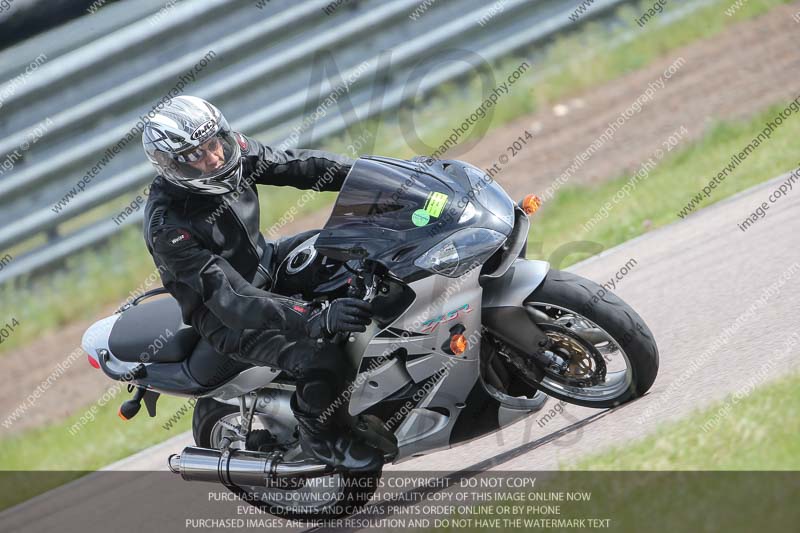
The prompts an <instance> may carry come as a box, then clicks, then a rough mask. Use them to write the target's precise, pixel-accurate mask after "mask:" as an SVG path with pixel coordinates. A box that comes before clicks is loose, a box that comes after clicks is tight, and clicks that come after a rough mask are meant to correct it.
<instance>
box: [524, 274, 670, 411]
mask: <svg viewBox="0 0 800 533" xmlns="http://www.w3.org/2000/svg"><path fill="white" fill-rule="evenodd" d="M526 303H541V304H551V305H553V306H557V307H560V308H563V309H568V310H570V311H572V312H574V313H577V314H579V315H581V316H583V317H585V318H587V319H589V320H590V321H592V322H594V323H595V324H596V325H597V326H599V327H600V328H602V329H603V330H605V332H606V333H608V334H609V335H610V336H611V337H613V338H614V340H615V341H616V342H617V343H618V344H619V346H620V347H621V348H622V349H623V350H624V353H625V355H626V357H627V360H628V363H629V364H630V371H631V374H632V376H631V377H630V384H629V386H628V387H627V389H626V390H624V391H623V392H622V393H621V394H619V395H618V396H616V397H614V398H610V399H602V400H591V401H589V400H580V399H577V398H574V397H572V396H569V395H566V394H563V393H561V392H558V391H556V390H552V389H550V388H548V387H546V386H545V384H543V383H540V384H539V385H540V388H541V389H542V390H543V391H544V392H546V393H547V394H549V395H551V396H554V397H556V398H559V399H561V400H564V401H567V402H569V403H574V404H576V405H582V406H585V407H595V408H605V407H614V406H617V405H620V404H622V403H625V402H628V401H631V400H633V399H635V398H638V397H640V396H642V395H643V394H644V393H646V392H647V391H648V390H650V387H652V385H653V382H654V381H655V379H656V375H657V374H658V347H657V346H656V341H655V338H654V337H653V333H652V332H651V331H650V328H648V327H647V324H645V322H644V320H642V317H640V316H639V315H638V314H637V313H636V311H634V310H633V309H632V308H631V307H630V306H629V305H628V304H626V303H625V302H624V301H622V299H620V298H619V297H618V296H616V295H615V294H613V293H611V292H609V291H607V290H605V289H604V288H603V287H601V286H600V285H598V284H597V283H595V282H593V281H590V280H588V279H585V278H582V277H580V276H577V275H575V274H571V273H569V272H563V271H560V270H551V271H550V272H549V273H548V274H547V277H546V278H545V280H544V281H543V282H542V284H541V285H539V287H537V288H536V290H535V291H533V293H532V294H531V295H530V297H529V298H527V300H526Z"/></svg>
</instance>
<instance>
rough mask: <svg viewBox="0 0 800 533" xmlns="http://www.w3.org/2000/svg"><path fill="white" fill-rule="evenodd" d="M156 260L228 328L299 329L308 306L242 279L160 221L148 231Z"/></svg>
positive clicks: (180, 231)
mask: <svg viewBox="0 0 800 533" xmlns="http://www.w3.org/2000/svg"><path fill="white" fill-rule="evenodd" d="M150 244H151V246H152V250H153V255H154V258H155V259H156V262H157V263H159V264H160V265H162V266H163V267H164V268H166V269H167V270H168V271H169V272H170V273H171V274H172V277H173V278H174V279H175V283H179V284H183V285H185V286H188V287H189V288H190V289H191V290H192V291H194V292H195V293H196V294H197V295H199V297H200V299H201V300H202V302H203V303H204V304H205V305H206V307H208V309H209V310H210V311H211V312H212V313H213V314H214V315H216V316H217V318H219V320H220V321H221V322H222V323H223V324H225V325H226V326H227V327H229V328H231V329H236V330H242V329H291V328H297V331H298V332H301V331H304V329H305V324H306V321H307V319H308V314H309V308H308V306H307V304H306V303H305V302H303V301H300V300H294V299H291V298H286V297H284V296H279V295H277V294H274V293H270V292H267V291H263V290H261V289H258V288H256V287H254V286H253V285H252V284H251V283H249V282H248V281H247V280H246V279H244V278H243V277H242V276H241V275H240V274H239V273H238V272H237V271H236V269H234V268H233V266H231V264H230V263H228V261H227V260H225V259H224V258H222V257H220V256H219V255H216V254H214V253H212V252H211V251H210V250H208V249H206V248H205V247H203V246H202V244H201V243H199V242H198V241H197V239H196V238H195V237H194V236H192V235H191V234H190V233H189V232H188V231H187V230H186V229H184V228H181V227H178V226H175V225H169V224H164V225H161V226H158V227H157V228H155V229H154V230H153V231H151V234H150Z"/></svg>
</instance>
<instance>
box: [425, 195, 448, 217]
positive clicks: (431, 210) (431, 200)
mask: <svg viewBox="0 0 800 533" xmlns="http://www.w3.org/2000/svg"><path fill="white" fill-rule="evenodd" d="M448 198H449V197H448V196H447V195H446V194H444V193H441V192H432V193H430V194H429V195H428V200H427V201H426V202H425V211H427V213H428V214H429V215H430V216H432V217H438V216H439V215H441V214H442V211H444V206H445V205H446V204H447V199H448Z"/></svg>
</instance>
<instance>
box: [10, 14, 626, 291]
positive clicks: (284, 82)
mask: <svg viewBox="0 0 800 533" xmlns="http://www.w3.org/2000/svg"><path fill="white" fill-rule="evenodd" d="M625 1H628V0H596V2H594V4H593V5H592V6H591V8H590V9H589V10H588V11H587V12H586V14H584V15H583V16H581V17H580V19H579V20H578V22H577V23H578V24H579V23H582V22H583V21H585V20H587V19H589V18H590V17H593V16H596V15H599V14H602V13H605V12H607V11H608V10H609V9H610V8H613V7H615V6H617V5H618V4H621V3H623V2H625ZM126 3H127V2H125V1H123V2H119V3H118V4H113V5H111V6H109V7H108V9H109V10H111V8H112V7H114V8H115V9H118V8H120V7H121V6H123V5H125V4H126ZM263 4H264V7H263V9H259V8H257V7H256V2H254V1H253V0H247V1H245V0H203V1H200V0H183V1H182V2H167V4H161V5H160V6H159V5H157V4H153V3H150V2H148V3H147V5H148V6H149V9H143V8H142V7H139V9H140V10H143V11H140V13H141V16H142V17H143V18H140V19H137V20H136V21H135V22H132V23H130V24H127V25H124V26H118V25H113V24H111V22H112V20H113V19H111V18H108V19H107V21H108V23H109V27H110V28H113V31H109V32H108V33H107V34H105V35H102V36H99V35H98V36H97V37H96V38H95V39H94V40H92V41H91V42H85V41H83V40H81V39H80V38H78V37H73V43H74V46H75V48H74V49H72V50H69V51H66V50H65V49H64V48H63V45H62V48H57V47H56V48H54V46H55V45H54V44H53V41H52V37H50V36H49V35H48V34H49V33H52V32H48V33H46V34H43V35H42V36H39V37H37V38H34V39H31V40H30V41H29V42H26V43H22V44H21V45H19V46H18V47H16V49H17V50H25V51H27V52H28V53H29V54H34V53H35V52H36V50H37V49H45V48H47V47H49V49H57V50H58V52H57V53H58V54H59V55H57V56H56V57H54V58H48V61H47V62H46V63H45V64H44V65H42V66H41V67H40V68H39V69H38V70H36V71H35V72H33V74H31V75H30V77H29V78H28V79H25V80H24V81H23V82H22V83H20V84H18V87H17V89H16V90H15V91H14V92H13V94H10V95H8V96H7V97H5V98H4V97H3V94H4V92H3V89H2V87H3V86H0V103H2V108H0V119H2V121H1V122H0V139H1V140H0V169H3V168H4V167H3V161H8V160H9V158H13V159H14V161H13V165H12V166H13V169H11V170H10V171H8V172H4V173H3V174H0V250H3V249H7V248H9V247H11V246H15V245H17V244H19V243H20V242H23V241H25V240H26V239H28V238H30V237H33V236H36V235H38V234H41V233H45V234H47V235H48V237H49V238H48V242H47V243H46V244H44V245H42V246H41V247H39V248H36V249H33V250H32V251H30V252H27V253H25V254H24V255H21V256H19V257H17V258H15V259H14V261H13V262H11V263H10V264H7V265H5V267H4V268H3V269H2V270H0V283H2V282H5V281H8V280H10V279H13V278H15V277H18V276H20V275H22V274H25V273H28V272H31V271H34V270H36V269H39V268H41V267H44V266H47V265H49V264H51V263H54V262H56V261H60V260H62V259H63V258H64V257H66V256H68V255H70V254H72V253H75V252H76V251H79V250H81V249H83V248H85V247H87V246H90V245H93V244H96V243H99V242H102V241H103V240H105V239H108V238H109V237H110V236H112V235H114V234H115V233H116V232H118V231H120V230H121V229H122V228H124V227H126V226H128V225H131V224H140V223H141V218H142V212H141V210H139V211H138V212H137V213H135V214H134V215H133V216H131V217H129V218H127V219H126V220H125V222H124V223H122V224H120V225H117V224H115V223H114V222H113V221H112V220H110V219H101V220H93V221H90V222H87V223H85V224H84V225H83V226H81V227H79V228H78V229H76V230H74V231H72V232H70V233H68V234H65V235H58V230H59V228H61V227H62V226H63V225H64V224H65V223H66V222H68V221H72V220H73V219H75V218H76V217H79V216H81V215H83V214H84V213H86V212H87V211H89V210H91V209H93V208H95V207H98V206H102V205H105V204H107V203H109V202H112V201H116V200H118V199H120V198H123V197H125V195H127V194H130V193H131V192H132V191H136V190H137V189H139V188H141V187H143V186H144V185H146V184H147V183H149V182H150V181H151V180H152V178H153V172H152V168H151V166H150V165H149V163H147V162H146V161H145V159H144V157H143V156H142V151H141V145H140V141H139V138H138V136H137V138H136V139H133V140H131V141H130V142H128V143H125V144H124V145H123V146H122V148H121V149H120V150H119V151H118V153H116V154H115V155H114V156H113V157H111V158H107V159H109V161H108V163H107V164H105V165H103V168H102V170H101V171H100V172H99V174H98V175H97V177H95V178H93V179H92V180H91V182H90V184H89V186H87V187H86V188H85V190H83V191H82V192H80V193H79V194H76V195H75V196H74V198H73V199H71V200H70V201H69V203H68V204H67V205H66V207H64V208H63V209H61V210H58V212H56V211H55V210H54V209H53V206H54V205H55V204H56V203H57V202H58V201H59V200H60V199H62V198H63V197H64V195H65V194H66V193H67V192H68V191H69V190H70V189H72V188H74V187H75V185H76V183H77V182H78V181H79V180H81V178H82V177H83V176H85V175H86V174H87V171H89V170H90V169H91V168H92V167H93V166H95V165H98V162H100V161H101V160H102V159H103V157H104V153H106V151H107V150H108V149H109V148H110V147H112V146H114V145H118V143H119V142H120V140H121V139H125V138H126V136H129V134H130V132H131V130H132V128H133V127H134V126H135V124H136V122H137V120H139V117H140V116H142V115H144V114H146V113H147V111H149V110H151V109H152V107H153V105H154V104H155V103H156V102H158V101H159V100H161V99H162V98H163V97H164V95H165V94H168V93H169V92H170V90H174V89H175V87H176V83H178V81H179V80H180V78H181V77H186V79H187V81H188V74H189V73H190V72H192V69H195V65H196V63H197V62H198V61H199V60H200V58H202V57H203V56H204V55H206V54H207V53H208V52H209V51H212V52H213V53H214V54H215V55H214V57H213V58H212V59H211V60H210V62H209V63H208V65H207V66H205V67H204V68H203V69H202V71H200V72H194V79H193V80H192V81H191V82H190V83H187V84H184V85H185V87H184V88H183V89H182V91H181V92H183V93H188V94H195V95H198V96H201V97H204V98H207V99H209V100H211V101H213V102H215V104H217V105H218V107H220V108H221V109H223V111H224V112H225V114H226V117H228V119H229V121H230V122H231V124H232V126H233V127H234V128H235V129H238V130H241V131H246V132H248V133H250V134H254V135H256V136H258V137H260V138H261V139H262V140H264V141H266V142H270V143H275V144H279V143H282V142H283V143H286V145H288V146H294V145H297V144H298V141H296V140H295V141H293V142H287V136H288V135H289V132H290V130H291V129H292V127H293V126H294V125H296V124H298V123H299V122H301V121H302V120H303V118H304V115H305V114H306V112H307V109H309V108H310V109H314V108H315V107H316V106H317V105H318V104H319V103H320V102H321V101H323V100H325V98H326V97H327V96H328V95H329V94H330V93H331V91H333V90H335V89H336V88H337V86H338V84H340V83H341V80H345V79H348V78H350V79H353V83H352V85H351V86H350V87H349V89H348V93H347V95H346V98H347V99H349V101H350V102H351V103H352V109H351V110H350V111H349V112H344V113H339V112H335V113H329V114H328V115H327V116H326V117H325V118H324V119H323V120H321V121H319V122H317V123H315V124H314V125H313V129H311V130H310V131H308V132H305V133H304V134H303V135H302V136H301V137H300V141H299V144H303V145H305V146H314V145H315V144H317V143H318V142H319V141H320V140H321V139H323V138H325V137H327V136H330V135H333V134H337V133H341V132H342V131H344V130H346V129H347V128H348V127H350V126H352V125H354V124H356V123H358V122H360V121H363V120H365V119H367V118H371V117H374V116H376V115H377V114H381V113H385V112H387V111H391V110H393V109H395V108H397V107H398V106H400V105H402V104H403V103H404V102H405V101H407V100H409V99H410V98H414V97H418V96H420V95H421V94H425V93H427V92H429V91H431V90H434V89H435V88H436V87H437V86H439V85H440V84H442V83H444V82H446V81H450V80H453V79H455V78H458V77H460V76H463V75H465V74H467V73H469V72H470V71H473V70H474V69H475V66H474V65H473V64H472V63H471V62H469V61H465V60H463V59H466V58H468V57H469V56H470V55H471V56H472V57H478V56H480V58H482V60H483V61H487V62H491V61H493V60H496V59H498V58H501V57H503V56H506V55H508V54H510V53H512V52H514V51H515V50H519V49H521V48H523V47H526V46H529V45H531V44H532V43H535V42H537V41H539V40H544V39H547V38H550V37H552V36H553V35H554V34H556V33H558V32H561V31H564V30H567V29H570V28H571V27H574V26H575V25H576V23H575V22H573V21H572V20H571V19H570V17H569V15H570V14H572V13H573V11H574V10H575V8H576V7H577V6H578V5H580V4H581V0H499V1H497V2H494V3H486V2H484V1H479V0H458V1H444V0H442V1H436V0H433V1H430V0H429V1H428V2H420V0H391V1H379V0H350V1H345V2H343V3H342V4H340V5H339V6H338V7H335V9H333V10H331V6H333V5H334V4H332V3H329V0H309V1H304V2H301V3H294V2H291V1H289V0H283V1H280V0H272V1H269V2H263ZM140 6H141V4H140ZM165 10H166V12H165ZM415 10H417V11H416V13H418V16H417V17H416V19H413V18H412V16H411V15H412V13H415ZM108 13H109V14H107V13H106V12H105V9H102V10H100V11H99V12H98V13H97V14H94V15H87V17H90V18H92V17H98V18H97V19H96V20H97V21H98V23H99V24H102V23H103V18H102V17H111V16H112V15H114V12H112V11H109V12H108ZM117 13H119V12H117ZM159 14H160V15H161V16H159ZM114 16H118V15H114ZM84 18H86V17H84ZM80 20H81V19H79V20H78V21H73V23H71V24H75V25H76V27H78V26H77V25H78V24H80V23H81V22H80ZM479 21H481V22H480V23H479ZM56 31H59V30H53V32H56ZM37 42H40V43H41V48H37V44H36V43H37ZM454 50H457V51H459V52H458V53H459V54H460V58H461V60H458V59H456V60H453V58H452V56H453V51H454ZM54 53H56V52H54ZM445 54H450V55H451V59H450V60H449V61H447V62H442V64H441V66H440V67H439V68H437V69H434V70H432V71H430V72H427V73H425V75H424V76H422V75H421V69H420V65H421V64H424V63H425V62H426V61H430V60H431V58H434V57H437V56H438V57H444V55H445ZM0 57H2V54H0ZM455 57H456V58H458V57H459V56H455ZM31 59H33V57H31ZM24 64H25V63H24V62H22V63H19V62H18V63H17V66H19V65H24ZM195 70H196V69H195ZM322 71H324V77H322V79H321V80H319V81H317V80H314V79H313V75H314V73H319V72H322ZM309 79H311V81H312V83H311V84H309ZM409 81H413V82H414V83H415V84H416V85H417V90H416V91H415V92H413V93H411V92H409V91H407V90H405V88H406V86H407V84H408V82H409ZM310 95H313V96H310ZM375 95H381V96H382V98H381V99H380V100H379V101H378V102H379V104H380V105H378V106H376V105H374V103H375ZM343 98H344V97H343ZM45 121H47V122H45ZM45 124H47V125H48V127H46V128H45V127H44V125H45ZM36 125H39V133H42V132H43V134H42V135H38V134H37V135H35V136H32V135H31V133H30V132H31V128H32V127H34V126H36ZM26 144H27V146H28V147H27V149H26V150H24V152H22V153H21V152H20V147H21V146H24V145H26ZM15 151H16V153H17V154H20V153H21V156H20V157H19V158H15V156H14V154H15ZM82 218H85V217H82ZM82 218H81V219H79V220H82ZM74 224H75V223H74V222H73V223H72V224H71V225H74Z"/></svg>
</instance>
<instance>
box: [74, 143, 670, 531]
mask: <svg viewBox="0 0 800 533" xmlns="http://www.w3.org/2000/svg"><path fill="white" fill-rule="evenodd" d="M539 205H540V202H539V200H538V198H536V197H535V196H533V195H529V196H528V197H526V198H525V199H524V200H522V201H520V202H519V203H515V202H514V201H512V200H511V198H510V197H509V196H508V195H507V194H506V193H505V191H504V190H503V189H502V188H501V187H500V185H499V184H497V183H496V182H495V181H494V180H493V179H492V178H491V176H489V175H488V174H487V173H486V172H484V171H483V170H481V169H479V168H477V167H474V166H472V165H470V164H468V163H464V162H461V161H452V160H450V161H438V160H432V159H428V158H415V159H413V160H411V161H405V160H398V159H391V158H384V157H362V158H360V159H358V160H357V161H356V163H355V164H354V165H353V167H352V169H351V171H350V172H349V174H348V176H347V178H346V180H345V182H344V185H343V187H342V189H341V191H340V193H339V196H338V199H337V201H336V203H335V205H334V207H333V210H332V213H331V215H330V218H329V220H328V221H327V223H326V225H325V227H324V228H323V229H322V230H321V231H319V232H318V233H316V234H314V235H313V236H312V237H310V238H309V239H308V240H306V241H305V242H303V243H301V244H300V245H299V246H297V247H296V248H295V249H294V250H292V251H291V253H290V254H289V255H288V256H287V257H286V259H285V260H284V261H283V262H282V263H281V265H280V266H279V268H278V269H277V276H276V279H277V281H276V284H275V287H274V288H273V289H272V290H273V291H274V292H278V293H281V294H285V295H290V296H296V297H301V298H303V299H304V300H307V301H311V300H317V301H320V302H322V301H332V300H334V299H336V298H339V297H343V296H349V297H359V298H363V299H365V300H368V301H371V302H372V305H373V309H374V310H375V316H374V318H373V320H372V321H371V323H370V325H369V326H368V328H367V331H366V332H364V333H358V334H353V335H349V336H347V337H344V338H342V337H341V336H340V337H339V338H337V339H336V342H340V343H341V345H342V346H343V351H344V353H345V360H344V361H342V364H346V365H349V366H348V368H349V370H350V381H349V385H348V387H347V388H346V389H345V391H344V392H343V393H342V394H341V396H340V397H339V398H337V400H336V402H334V404H335V405H331V408H330V412H331V413H333V412H334V411H335V410H336V409H339V410H340V411H341V410H342V408H343V409H344V410H345V411H346V413H347V415H348V417H349V420H348V423H349V424H350V428H351V429H352V431H354V432H355V434H356V435H357V436H358V438H362V439H364V440H365V441H366V442H368V443H369V444H371V445H372V446H374V447H376V448H378V449H380V450H381V451H382V452H383V454H384V457H385V463H395V464H396V463H400V462H403V461H407V460H409V459H411V458H413V457H418V456H421V455H425V454H429V453H432V452H436V451H439V450H445V449H449V448H452V447H454V446H457V445H460V444H463V443H466V442H469V441H471V440H473V439H477V438H479V437H482V436H485V435H487V434H490V433H492V432H495V431H498V430H500V429H502V428H504V427H507V426H509V425H510V424H513V423H515V422H517V421H519V420H521V419H523V418H525V417H528V416H530V415H531V414H532V413H535V412H537V411H539V410H541V409H542V408H543V406H544V405H545V402H546V400H547V398H548V397H550V396H552V397H555V398H558V399H560V400H563V401H566V402H569V403H573V404H576V405H581V406H588V407H594V408H608V407H613V406H616V405H620V404H622V403H624V402H628V401H630V400H633V399H635V398H637V397H639V396H641V395H643V394H644V393H645V392H647V390H648V389H650V387H651V386H652V384H653V382H654V380H655V378H656V374H657V371H658V349H657V346H656V342H655V340H654V338H653V335H652V333H651V332H650V330H649V329H648V327H647V325H646V324H645V323H644V321H643V320H642V319H641V317H639V315H638V314H637V313H636V312H635V311H634V310H633V309H631V308H630V307H629V306H628V305H627V304H626V303H625V302H623V301H622V300H620V299H619V298H618V297H617V296H615V295H613V294H612V293H610V292H607V291H605V290H604V289H602V288H601V287H600V286H599V285H597V284H596V283H594V282H592V281H589V280H587V279H584V278H581V277H580V276H577V275H574V274H571V273H568V272H563V271H559V270H555V269H551V268H550V265H549V264H548V263H547V262H543V261H532V260H527V259H525V252H526V246H527V237H528V231H529V228H530V220H529V216H531V215H532V214H533V213H534V212H535V211H536V209H538V207H539ZM163 292H165V291H164V290H163V289H160V290H156V291H151V292H148V293H146V294H144V295H143V296H141V297H140V298H138V299H136V300H135V301H133V302H131V303H130V304H129V305H126V306H125V307H124V308H123V309H121V310H120V311H118V312H117V313H116V314H114V315H113V316H110V317H107V318H105V319H103V320H100V321H99V322H97V323H96V324H94V325H93V326H92V327H91V328H90V329H89V330H87V332H86V334H85V336H84V340H83V347H84V349H85V350H86V351H87V353H88V354H89V360H90V363H92V365H93V366H95V367H97V368H100V369H102V371H103V372H105V374H107V375H108V377H110V378H111V379H115V380H121V381H125V382H128V383H129V389H130V390H131V391H132V392H134V397H133V398H132V399H131V400H128V401H127V402H125V403H124V404H123V406H122V407H121V409H120V416H122V417H123V418H126V419H128V418H131V417H132V416H134V415H135V414H136V413H137V412H138V410H139V408H140V405H141V403H142V402H144V403H145V405H146V407H147V410H148V412H149V414H150V415H151V416H155V410H156V402H157V399H158V397H159V395H160V394H171V395H177V396H185V397H189V398H192V399H194V401H196V403H195V408H194V413H193V420H192V431H193V436H194V441H195V446H190V447H186V448H185V449H184V450H182V451H181V452H180V453H179V454H174V455H172V456H170V457H169V459H168V465H169V468H170V470H171V471H172V472H174V473H176V474H180V475H181V476H182V477H183V479H185V480H189V481H207V482H215V483H221V484H222V485H224V486H226V487H228V488H229V489H230V490H232V491H234V492H236V493H237V494H239V495H241V496H242V497H243V499H244V500H245V501H247V502H248V503H250V504H252V505H256V506H258V507H260V508H261V509H263V510H265V511H267V512H269V513H272V514H275V515H279V516H283V517H289V518H305V519H318V518H327V517H334V516H340V515H342V514H349V513H352V512H354V510H356V509H357V508H358V507H359V506H361V505H364V504H366V503H367V502H368V500H369V498H370V497H371V495H372V494H373V493H374V491H375V490H376V487H377V486H378V483H377V481H378V480H379V478H380V476H381V473H380V472H371V473H366V474H365V473H352V472H342V471H332V470H331V469H330V468H328V467H327V466H326V465H325V464H322V463H320V462H317V461H316V460H314V459H312V458H310V457H307V456H305V455H304V454H303V452H302V450H301V448H300V446H299V442H298V433H297V430H296V425H297V424H296V422H295V419H294V417H293V415H292V411H291V409H290V406H289V399H290V397H291V395H292V392H293V390H294V381H293V377H292V376H291V375H289V374H288V373H286V372H282V371H281V370H280V369H277V368H269V367H263V366H249V365H246V364H244V363H241V362H236V361H234V360H232V359H230V358H228V357H224V356H221V355H220V354H218V353H216V352H215V351H214V350H213V349H212V348H211V346H210V345H209V344H207V343H206V342H205V341H203V340H201V339H200V338H199V336H198V334H197V333H196V332H195V331H194V330H193V329H192V328H191V327H189V326H186V325H185V324H183V323H182V320H181V314H180V309H179V307H178V304H177V302H176V301H175V300H174V299H172V298H171V297H165V298H154V296H156V295H157V294H159V293H163ZM323 305H324V304H323ZM165 331H168V332H170V334H169V335H168V336H165V334H164V332H165ZM154 339H155V340H154Z"/></svg>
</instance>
